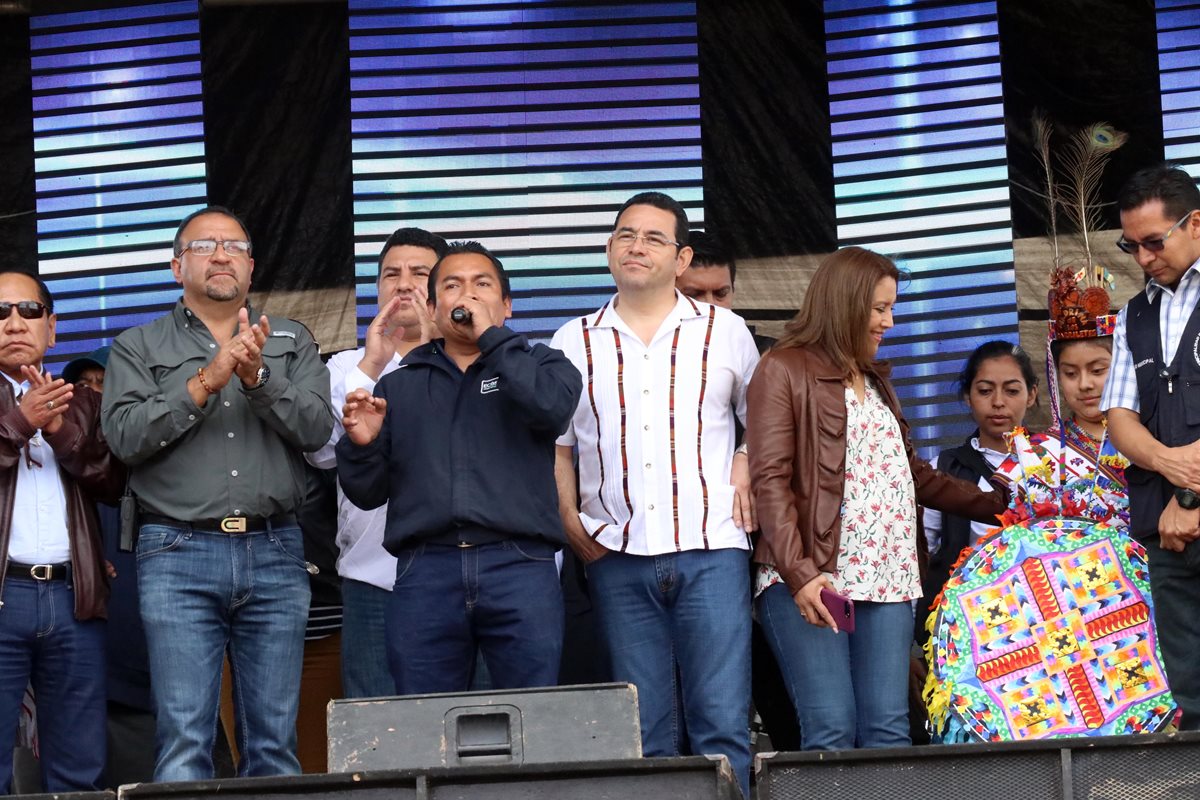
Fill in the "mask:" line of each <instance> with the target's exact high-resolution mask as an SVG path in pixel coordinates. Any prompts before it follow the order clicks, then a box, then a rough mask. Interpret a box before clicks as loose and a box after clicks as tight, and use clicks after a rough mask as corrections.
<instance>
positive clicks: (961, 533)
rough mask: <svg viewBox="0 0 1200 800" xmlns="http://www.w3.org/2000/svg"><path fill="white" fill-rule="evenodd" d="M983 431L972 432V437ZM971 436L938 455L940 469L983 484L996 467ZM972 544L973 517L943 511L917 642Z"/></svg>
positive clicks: (924, 591)
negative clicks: (934, 604) (953, 569)
mask: <svg viewBox="0 0 1200 800" xmlns="http://www.w3.org/2000/svg"><path fill="white" fill-rule="evenodd" d="M978 435H979V431H975V433H973V434H971V438H974V437H975V436H978ZM971 438H968V439H967V441H965V442H963V443H962V444H961V445H959V446H958V447H952V448H950V449H949V450H943V451H942V452H941V453H939V454H938V458H937V468H938V469H939V470H940V471H942V472H945V473H947V474H949V475H953V476H954V477H956V478H962V479H963V480H965V481H970V482H971V483H979V479H980V478H991V477H992V475H993V474H994V473H995V470H994V469H992V467H991V466H990V465H989V464H988V462H987V459H986V458H984V457H983V453H981V452H979V451H978V450H976V449H975V448H974V447H972V446H971ZM970 543H971V520H969V519H967V518H966V517H960V516H959V515H957V514H942V542H941V546H940V547H938V551H937V552H936V553H934V554H932V555H931V556H929V569H928V570H927V571H926V573H925V577H924V578H923V579H922V581H921V590H922V594H923V596H922V597H921V599H920V600H919V601H918V602H917V620H916V625H917V627H916V634H917V641H918V642H924V641H925V637H926V636H928V633H926V631H925V620H926V618H927V617H928V616H929V610H930V605H931V604H932V602H933V599H934V598H935V597H937V595H938V594H939V593H940V592H941V591H942V587H943V586H945V585H946V581H947V580H949V578H950V568H951V567H953V566H954V562H955V561H958V556H959V554H960V553H961V552H962V550H963V548H964V547H966V546H967V545H969V544H970Z"/></svg>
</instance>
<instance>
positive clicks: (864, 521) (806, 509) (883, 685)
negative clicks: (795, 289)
mask: <svg viewBox="0 0 1200 800" xmlns="http://www.w3.org/2000/svg"><path fill="white" fill-rule="evenodd" d="M899 277H900V273H899V271H898V270H897V269H896V266H895V264H893V263H892V262H891V261H890V260H889V259H887V258H885V257H884V256H881V255H879V254H877V253H873V252H871V251H869V250H864V249H862V248H858V247H848V248H845V249H842V250H839V251H838V252H836V253H834V254H832V255H831V256H829V257H828V258H826V259H825V261H824V262H822V264H821V266H820V267H819V268H818V269H817V271H816V273H815V274H814V275H813V279H812V283H811V284H810V285H809V288H808V291H807V293H806V294H805V297H804V304H803V307H802V308H801V309H800V312H799V313H798V314H797V315H796V317H795V318H794V319H793V320H792V321H791V322H789V323H788V325H787V328H786V330H785V334H784V336H783V337H782V338H781V339H780V340H779V342H778V344H776V346H775V347H774V348H773V349H772V350H771V351H770V352H769V353H768V354H767V355H766V356H764V357H763V359H762V361H761V362H760V363H759V366H758V370H757V371H756V372H755V374H754V379H753V380H752V381H751V383H750V387H749V408H748V413H747V419H748V424H747V433H746V441H747V444H748V446H749V451H750V452H749V455H750V475H751V484H752V486H753V487H754V495H755V498H756V500H757V506H758V520H759V527H760V529H761V531H762V537H761V539H760V540H759V543H758V547H757V549H756V550H755V554H754V560H755V561H756V562H757V563H758V569H757V572H756V579H755V593H756V600H755V607H756V609H757V612H758V617H759V621H760V622H761V623H762V625H763V629H764V631H765V632H766V634H767V640H768V642H769V643H770V645H771V648H772V650H773V651H774V653H775V657H776V659H777V660H778V661H779V664H780V667H781V669H782V670H783V674H784V679H785V681H786V683H787V685H788V691H789V693H790V694H791V697H792V702H793V703H794V705H795V707H796V713H797V716H798V718H799V722H800V730H801V741H802V747H803V749H805V750H832V749H843V748H851V747H892V746H899V745H907V744H909V726H908V699H907V688H908V669H909V651H910V646H911V643H912V631H913V611H912V601H913V600H915V599H917V598H918V597H920V596H921V582H920V574H919V572H920V569H921V565H922V564H923V562H924V560H925V548H924V544H925V543H924V537H923V536H922V535H921V532H920V529H919V526H918V522H917V520H918V514H917V503H918V502H919V503H921V504H923V505H929V506H932V507H934V508H938V509H941V510H943V511H949V512H952V513H956V514H961V515H963V516H967V517H971V518H973V519H979V520H988V519H994V518H995V515H997V514H999V513H1000V512H1001V511H1002V510H1003V507H1004V505H1003V502H1002V499H1001V498H1000V497H999V496H998V495H997V494H996V493H994V492H987V493H985V492H982V491H980V489H979V488H978V487H976V486H973V485H971V484H969V483H967V482H966V481H960V480H958V479H956V478H952V477H950V476H948V475H944V474H942V473H940V472H938V471H936V470H935V469H933V467H931V466H930V465H929V464H928V463H927V462H925V461H923V460H921V459H920V458H918V457H917V455H916V453H915V452H914V450H913V448H912V444H911V443H910V441H909V437H908V424H907V423H906V422H905V420H904V417H903V415H902V413H901V411H900V404H899V401H898V400H897V398H896V394H895V391H894V390H893V389H892V386H891V384H890V383H889V382H888V374H889V369H888V367H887V364H886V363H884V362H879V361H876V360H875V355H876V351H877V350H878V349H879V343H880V342H881V341H882V339H883V336H884V334H885V333H886V332H887V331H888V329H890V328H891V327H892V325H893V321H892V309H893V307H894V306H895V303H896V290H897V281H898V279H899ZM823 588H825V589H828V590H831V591H833V592H836V593H838V594H839V595H841V596H842V597H845V598H849V599H851V600H853V601H854V606H855V618H856V626H855V630H854V632H853V633H849V632H845V631H841V630H839V624H841V621H840V620H835V618H834V617H833V616H832V615H831V613H830V611H829V609H828V608H827V607H826V605H825V604H824V603H823V602H822V599H821V590H822V589H823Z"/></svg>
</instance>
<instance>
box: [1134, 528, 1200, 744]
mask: <svg viewBox="0 0 1200 800" xmlns="http://www.w3.org/2000/svg"><path fill="white" fill-rule="evenodd" d="M1142 544H1143V545H1145V547H1146V555H1147V558H1148V560H1149V564H1150V591H1151V593H1152V596H1153V598H1154V627H1155V628H1156V629H1157V631H1158V646H1159V647H1160V648H1161V649H1162V654H1163V665H1164V666H1165V667H1166V668H1167V683H1168V685H1170V687H1171V694H1172V695H1174V696H1175V702H1176V703H1178V704H1179V709H1180V710H1181V711H1182V712H1183V720H1182V721H1181V722H1180V724H1179V728H1180V730H1185V731H1194V730H1200V617H1198V616H1197V610H1198V609H1200V541H1194V542H1189V543H1188V545H1187V547H1186V548H1185V549H1184V551H1183V552H1182V553H1176V552H1174V551H1171V550H1163V549H1162V548H1161V547H1159V545H1158V537H1157V536H1155V537H1151V538H1148V539H1143V540H1142Z"/></svg>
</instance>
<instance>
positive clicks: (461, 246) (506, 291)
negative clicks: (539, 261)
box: [429, 242, 512, 304]
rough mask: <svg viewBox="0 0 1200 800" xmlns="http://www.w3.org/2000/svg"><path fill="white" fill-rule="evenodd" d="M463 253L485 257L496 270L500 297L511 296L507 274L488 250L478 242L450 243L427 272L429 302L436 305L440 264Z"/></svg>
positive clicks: (506, 297) (498, 260)
mask: <svg viewBox="0 0 1200 800" xmlns="http://www.w3.org/2000/svg"><path fill="white" fill-rule="evenodd" d="M463 253H476V254H478V255H481V256H486V257H487V260H488V261H491V262H492V266H493V267H495V268H496V277H497V278H499V279H500V296H501V297H503V298H504V299H505V300H507V299H508V298H509V297H510V296H511V295H512V289H511V288H510V286H509V283H508V273H507V272H505V271H504V265H503V264H501V263H500V259H498V258H496V257H495V256H494V255H492V251H491V250H488V249H487V248H486V247H484V246H483V245H481V244H480V243H479V242H451V243H450V244H449V245H447V246H446V252H445V253H443V254H442V255H441V257H440V258H438V260H437V263H436V264H434V265H433V269H432V270H430V272H429V302H431V303H435V304H436V303H437V275H438V267H440V266H442V262H443V261H445V260H446V259H447V258H449V257H450V256H458V255H462V254H463Z"/></svg>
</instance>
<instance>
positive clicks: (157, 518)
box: [141, 511, 296, 533]
mask: <svg viewBox="0 0 1200 800" xmlns="http://www.w3.org/2000/svg"><path fill="white" fill-rule="evenodd" d="M141 524H143V525H170V526H171V527H173V528H191V529H192V530H196V531H207V532H209V533H259V532H261V531H265V530H266V529H267V528H268V527H271V528H280V527H287V526H292V525H295V524H296V515H295V514H279V515H277V516H274V517H232V516H231V517H222V518H221V519H198V520H194V521H192V522H184V521H183V520H180V519H174V518H172V517H164V516H162V515H160V514H150V513H148V512H145V511H143V512H142V514H141Z"/></svg>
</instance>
